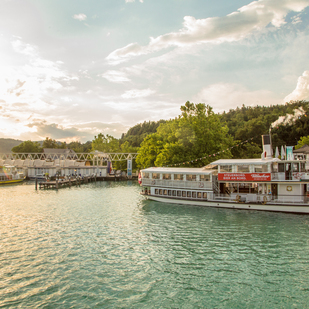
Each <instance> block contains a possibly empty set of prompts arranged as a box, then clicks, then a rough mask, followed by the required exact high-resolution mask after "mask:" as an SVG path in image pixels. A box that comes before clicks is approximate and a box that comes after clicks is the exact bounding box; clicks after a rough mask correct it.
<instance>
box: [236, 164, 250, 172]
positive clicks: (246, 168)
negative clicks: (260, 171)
mask: <svg viewBox="0 0 309 309" xmlns="http://www.w3.org/2000/svg"><path fill="white" fill-rule="evenodd" d="M237 172H239V173H249V165H247V164H244V165H237Z"/></svg>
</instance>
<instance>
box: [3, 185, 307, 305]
mask: <svg viewBox="0 0 309 309" xmlns="http://www.w3.org/2000/svg"><path fill="white" fill-rule="evenodd" d="M139 191H140V187H139V185H138V184H137V182H134V181H133V182H97V183H90V184H86V185H82V186H81V187H72V188H63V189H60V190H58V191H56V190H46V191H44V190H37V191H36V190H35V187H34V183H31V182H25V183H24V184H22V185H13V186H4V187H0V279H1V280H0V308H308V303H309V216H306V215H294V214H283V213H268V212H256V211H239V210H226V209H216V208H203V207H192V206H180V205H171V204H163V203H158V202H152V201H149V200H144V199H143V197H142V196H140V195H139Z"/></svg>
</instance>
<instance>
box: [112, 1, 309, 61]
mask: <svg viewBox="0 0 309 309" xmlns="http://www.w3.org/2000/svg"><path fill="white" fill-rule="evenodd" d="M308 5H309V0H258V1H253V2H251V3H250V4H248V5H246V6H243V7H241V8H240V9H238V10H237V11H236V12H232V13H231V14H228V15H226V16H223V17H210V18H206V19H195V18H194V17H192V16H185V17H184V23H183V26H184V27H183V29H180V30H179V31H178V32H171V33H167V34H164V35H160V36H158V37H156V38H150V43H149V44H148V45H146V46H141V45H139V44H137V43H130V44H128V45H127V46H125V47H123V48H119V49H117V50H115V51H113V52H112V53H110V54H109V55H108V56H107V58H106V60H107V61H108V62H109V63H110V64H118V63H120V62H123V61H126V60H128V59H130V58H132V57H134V56H140V55H146V54H150V53H153V52H156V51H159V50H161V49H164V48H167V47H170V46H178V47H180V46H187V45H192V44H198V43H215V44H220V43H223V42H235V41H239V40H241V39H243V38H245V37H247V36H248V35H249V34H251V33H253V32H254V31H259V30H262V29H264V28H265V27H266V26H268V25H269V24H271V25H272V26H274V27H280V26H281V25H283V24H284V23H285V17H286V15H287V14H288V13H289V12H290V11H295V12H300V11H302V10H303V9H304V8H305V7H307V6H308Z"/></svg>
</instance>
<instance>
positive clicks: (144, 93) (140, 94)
mask: <svg viewBox="0 0 309 309" xmlns="http://www.w3.org/2000/svg"><path fill="white" fill-rule="evenodd" d="M153 93H155V91H154V90H151V89H149V88H148V89H143V90H139V89H132V90H128V91H126V92H125V93H124V94H123V95H122V96H121V97H122V98H124V99H133V98H144V97H148V96H150V95H151V94H153Z"/></svg>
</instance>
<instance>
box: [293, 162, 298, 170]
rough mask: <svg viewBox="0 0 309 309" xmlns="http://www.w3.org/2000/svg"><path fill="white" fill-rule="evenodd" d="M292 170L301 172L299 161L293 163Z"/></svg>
mask: <svg viewBox="0 0 309 309" xmlns="http://www.w3.org/2000/svg"><path fill="white" fill-rule="evenodd" d="M292 171H293V172H299V165H298V163H292Z"/></svg>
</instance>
